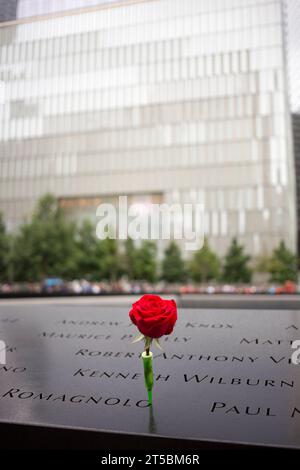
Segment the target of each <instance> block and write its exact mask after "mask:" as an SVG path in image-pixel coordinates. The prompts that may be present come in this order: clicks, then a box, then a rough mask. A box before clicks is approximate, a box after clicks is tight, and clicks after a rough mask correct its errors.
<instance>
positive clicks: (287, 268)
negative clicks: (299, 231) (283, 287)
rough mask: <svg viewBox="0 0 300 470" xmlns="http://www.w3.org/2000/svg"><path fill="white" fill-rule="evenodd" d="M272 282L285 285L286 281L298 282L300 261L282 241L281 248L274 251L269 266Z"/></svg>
mask: <svg viewBox="0 0 300 470" xmlns="http://www.w3.org/2000/svg"><path fill="white" fill-rule="evenodd" d="M267 269H268V272H269V273H270V275H271V277H270V280H271V281H272V282H278V283H280V284H284V283H285V282H286V281H293V282H297V280H298V259H297V256H296V255H295V254H294V253H292V251H290V250H289V249H288V248H287V246H286V245H285V243H284V241H283V240H282V241H281V242H280V243H279V246H278V247H277V248H275V249H274V251H273V255H272V257H271V258H270V260H269V262H268V265H267Z"/></svg>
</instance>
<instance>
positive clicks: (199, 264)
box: [189, 238, 220, 282]
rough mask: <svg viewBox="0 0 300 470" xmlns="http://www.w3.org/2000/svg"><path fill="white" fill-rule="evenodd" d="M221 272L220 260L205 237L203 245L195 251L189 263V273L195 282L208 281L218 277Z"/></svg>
mask: <svg viewBox="0 0 300 470" xmlns="http://www.w3.org/2000/svg"><path fill="white" fill-rule="evenodd" d="M219 274H220V260H219V258H218V256H217V255H216V254H215V253H214V252H213V251H212V250H211V248H210V246H209V244H208V241H207V239H206V238H205V240H204V244H203V247H202V248H201V249H200V250H197V251H196V252H195V253H194V255H193V257H192V259H191V261H190V263H189V275H190V277H191V278H192V279H193V281H195V282H207V281H211V280H213V279H218V278H219Z"/></svg>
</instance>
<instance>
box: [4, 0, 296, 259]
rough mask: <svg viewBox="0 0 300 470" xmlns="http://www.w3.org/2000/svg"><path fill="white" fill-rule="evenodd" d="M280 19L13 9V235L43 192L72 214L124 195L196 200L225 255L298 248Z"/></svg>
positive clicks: (126, 5)
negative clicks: (235, 248) (239, 249)
mask: <svg viewBox="0 0 300 470" xmlns="http://www.w3.org/2000/svg"><path fill="white" fill-rule="evenodd" d="M291 1H293V0H291ZM6 3H7V2H1V3H0V7H1V9H2V11H4V10H3V4H6ZM12 3H15V2H12ZM83 6H84V7H85V8H83ZM289 8H290V5H289V0H288V1H285V2H284V1H281V0H210V1H209V2H207V1H205V0H185V1H182V0H149V1H141V0H140V1H139V0H124V1H118V2H117V1H111V2H109V1H106V2H103V1H100V0H99V1H96V0H94V1H93V0H91V1H85V2H83V1H79V0H78V1H76V0H74V1H72V0H68V1H67V0H65V1H59V2H58V1H54V0H53V1H49V0H48V1H47V0H45V1H42V0H39V1H38V0H37V1H34V0H23V1H22V0H20V1H19V2H18V9H17V19H16V20H15V21H14V16H11V15H13V13H11V12H8V13H4V14H2V16H1V19H2V21H6V22H2V24H1V25H0V57H1V58H0V119H1V126H0V210H2V211H3V212H4V214H5V219H6V221H7V223H8V224H9V226H10V227H11V228H13V227H15V226H17V225H18V224H19V223H20V222H22V220H24V217H26V216H28V215H29V214H30V213H31V211H32V208H33V206H34V204H35V202H36V200H37V199H38V198H39V197H40V196H41V195H43V194H44V193H45V192H52V193H53V194H55V195H56V196H57V197H58V198H59V199H60V201H61V205H62V206H63V207H64V208H65V210H66V213H67V214H68V215H69V216H70V217H71V216H72V217H77V218H84V217H86V216H90V217H95V208H96V206H97V205H98V204H99V202H101V201H116V197H117V196H118V195H121V194H127V195H130V197H131V200H132V201H135V202H136V201H142V202H145V203H147V202H149V201H150V202H151V201H156V202H158V201H166V202H171V201H174V202H180V201H182V202H188V201H191V202H196V201H198V202H203V203H204V205H205V232H206V235H207V237H208V238H209V240H210V242H211V245H212V247H213V248H214V249H216V250H217V252H218V253H219V254H221V255H222V254H223V253H224V251H225V250H226V248H227V247H228V244H229V241H230V239H231V238H232V237H233V236H237V237H238V239H239V240H240V241H241V242H242V243H244V244H245V245H246V248H247V251H248V252H249V253H251V254H252V255H254V256H258V255H261V254H267V253H270V251H271V250H272V249H273V247H274V246H275V245H277V244H278V242H279V240H281V239H284V240H285V241H286V243H287V245H288V246H289V247H291V248H292V249H295V248H296V231H297V227H296V196H295V162H294V147H293V140H292V127H293V126H292V119H291V106H290V103H289V96H291V91H292V88H293V85H291V80H294V77H295V76H296V75H297V70H296V71H293V72H292V74H287V71H288V70H289V71H290V70H292V68H293V64H294V63H295V62H294V59H291V60H289V58H288V57H289V54H295V53H296V54H297V52H299V48H298V49H297V50H296V51H294V52H293V50H292V49H293V47H292V46H293V44H294V40H293V39H291V35H290V36H289V35H288V34H287V32H288V31H289V21H288V14H289ZM14 11H15V10H14ZM5 15H6V16H5ZM39 15H41V16H39ZM7 21H10V22H9V23H7ZM296 29H297V28H296ZM299 30H300V27H298V31H299ZM293 34H295V35H296V36H297V31H296V32H294V33H293ZM287 50H289V51H290V52H289V54H286V51H287ZM298 71H299V70H298ZM287 77H289V80H288V79H287ZM293 83H294V82H293ZM288 84H290V86H288ZM297 90H298V88H297V87H295V90H294V91H293V96H294V95H295V106H296V107H295V108H293V109H296V110H297V109H298V110H299V108H297ZM293 106H294V104H293Z"/></svg>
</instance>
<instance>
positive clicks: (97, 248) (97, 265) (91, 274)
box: [76, 220, 103, 281]
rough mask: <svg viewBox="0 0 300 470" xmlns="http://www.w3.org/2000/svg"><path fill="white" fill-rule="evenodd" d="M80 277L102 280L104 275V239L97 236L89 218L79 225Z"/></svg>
mask: <svg viewBox="0 0 300 470" xmlns="http://www.w3.org/2000/svg"><path fill="white" fill-rule="evenodd" d="M76 244H77V262H76V271H77V273H76V274H77V277H78V278H84V279H88V280H91V281H95V280H100V279H101V276H103V269H101V260H102V257H103V247H102V241H100V240H98V238H97V236H96V231H95V227H94V226H93V224H92V223H91V222H90V221H89V220H85V221H84V222H83V223H82V225H81V226H80V227H79V229H78V231H77V235H76Z"/></svg>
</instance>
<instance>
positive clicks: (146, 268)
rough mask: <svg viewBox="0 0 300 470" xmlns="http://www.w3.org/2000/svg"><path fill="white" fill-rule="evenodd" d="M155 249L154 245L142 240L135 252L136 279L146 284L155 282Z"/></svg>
mask: <svg viewBox="0 0 300 470" xmlns="http://www.w3.org/2000/svg"><path fill="white" fill-rule="evenodd" d="M156 257H157V247H156V243H155V242H153V241H149V240H144V241H143V242H142V245H141V247H140V248H138V249H137V251H136V263H135V269H136V273H135V275H136V278H137V279H139V280H144V281H148V282H155V281H156V280H157V258H156Z"/></svg>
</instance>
